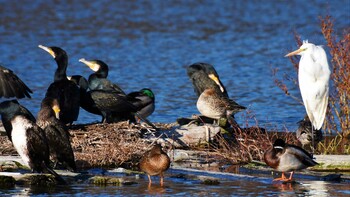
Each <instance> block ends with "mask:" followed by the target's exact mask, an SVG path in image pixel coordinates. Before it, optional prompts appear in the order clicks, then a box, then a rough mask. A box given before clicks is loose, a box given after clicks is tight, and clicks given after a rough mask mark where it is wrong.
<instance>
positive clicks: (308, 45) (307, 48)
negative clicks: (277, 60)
mask: <svg viewBox="0 0 350 197" xmlns="http://www.w3.org/2000/svg"><path fill="white" fill-rule="evenodd" d="M313 46H315V45H314V44H312V43H309V42H308V41H307V40H304V41H303V44H302V45H301V46H300V48H299V49H297V50H295V51H293V52H290V53H288V54H287V55H285V57H290V56H293V55H303V54H304V53H305V52H306V51H311V50H312V48H313Z"/></svg>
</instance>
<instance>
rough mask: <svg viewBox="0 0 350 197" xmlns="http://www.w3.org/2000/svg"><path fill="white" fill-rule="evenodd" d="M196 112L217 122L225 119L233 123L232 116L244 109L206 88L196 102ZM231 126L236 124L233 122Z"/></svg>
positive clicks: (213, 90)
mask: <svg viewBox="0 0 350 197" xmlns="http://www.w3.org/2000/svg"><path fill="white" fill-rule="evenodd" d="M197 109H198V111H199V112H200V113H201V114H202V115H203V116H206V117H209V118H212V119H215V120H218V119H220V118H223V117H224V118H227V119H228V120H229V121H234V119H233V118H231V117H232V115H234V114H235V113H237V112H240V111H242V110H244V109H245V107H243V106H241V105H239V104H237V103H236V102H235V101H233V100H231V99H229V98H228V97H224V96H222V95H220V94H218V93H217V91H215V89H213V88H208V89H206V90H204V92H202V94H201V95H200V96H199V98H198V100H197ZM231 124H236V123H235V121H234V122H232V123H231Z"/></svg>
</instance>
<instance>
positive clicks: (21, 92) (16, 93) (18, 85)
mask: <svg viewBox="0 0 350 197" xmlns="http://www.w3.org/2000/svg"><path fill="white" fill-rule="evenodd" d="M29 93H33V92H32V91H31V90H30V89H29V88H28V86H27V85H26V84H25V83H24V82H23V81H22V80H21V79H20V78H19V77H18V76H17V75H16V74H15V73H13V71H12V70H10V69H8V68H5V67H3V66H1V65H0V98H1V97H5V98H10V97H16V98H18V99H20V98H24V97H28V98H31V97H30V94H29Z"/></svg>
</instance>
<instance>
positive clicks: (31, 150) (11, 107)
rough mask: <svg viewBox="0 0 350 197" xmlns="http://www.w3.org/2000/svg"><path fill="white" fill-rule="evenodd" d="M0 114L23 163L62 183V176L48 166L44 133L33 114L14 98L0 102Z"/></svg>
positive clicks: (47, 151) (47, 152) (47, 150)
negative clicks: (47, 173)
mask: <svg viewBox="0 0 350 197" xmlns="http://www.w3.org/2000/svg"><path fill="white" fill-rule="evenodd" d="M0 114H1V118H2V120H3V121H4V122H7V123H9V124H10V127H5V129H6V132H8V133H12V135H11V139H12V144H13V146H14V147H15V149H16V150H17V152H18V154H19V155H20V156H21V158H22V160H23V162H24V164H25V165H26V166H28V167H29V168H30V169H31V170H32V171H33V172H34V171H35V172H39V173H41V172H44V171H48V172H49V173H51V174H53V175H54V176H55V177H56V179H57V180H58V181H60V182H62V183H64V180H63V179H62V177H60V176H59V175H58V174H57V173H56V172H55V171H54V170H53V169H52V168H50V166H49V165H50V159H49V147H48V144H47V140H46V137H45V133H44V131H43V130H42V129H41V128H40V127H39V126H38V125H36V123H35V118H34V120H33V117H34V116H33V115H32V114H31V113H30V112H29V111H28V110H27V109H26V108H25V107H23V106H21V105H20V104H19V103H18V101H16V100H11V101H4V102H2V103H0ZM8 129H10V130H8Z"/></svg>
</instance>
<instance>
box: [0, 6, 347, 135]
mask: <svg viewBox="0 0 350 197" xmlns="http://www.w3.org/2000/svg"><path fill="white" fill-rule="evenodd" d="M0 5H1V6H0V21H1V24H0V32H1V37H0V39H1V45H0V62H1V64H3V65H4V66H7V67H8V68H10V69H12V70H14V71H15V72H16V73H18V75H19V76H20V77H21V78H22V79H23V80H24V81H25V82H26V83H27V84H28V86H29V87H30V88H31V89H32V90H34V92H35V93H34V94H33V99H31V100H23V101H21V102H22V103H23V104H24V105H25V106H26V107H28V108H29V109H30V110H31V111H32V112H33V113H34V114H36V113H37V112H38V110H39V106H40V105H39V104H40V101H41V99H42V98H43V96H44V94H45V91H46V89H47V87H48V85H49V84H50V83H51V82H52V81H53V74H54V70H55V69H56V64H55V62H54V60H53V59H52V57H51V56H50V55H49V54H48V53H46V52H44V51H43V50H41V49H39V48H38V47H37V46H38V44H43V45H47V46H54V45H55V46H60V47H62V48H63V49H65V50H66V51H67V53H68V55H69V67H68V71H67V74H68V75H74V74H81V75H83V76H85V77H88V75H89V74H90V73H91V71H90V69H88V67H86V66H84V65H83V64H82V63H80V62H78V59H80V58H86V59H101V60H103V61H105V62H106V63H107V64H109V66H110V75H109V78H110V79H111V80H112V81H114V82H116V83H118V84H119V85H120V86H121V87H122V88H123V89H124V90H125V91H126V92H131V91H135V90H139V89H141V88H144V87H149V88H151V89H152V90H153V91H154V92H155V94H156V105H157V107H156V111H155V113H154V114H153V115H152V116H151V117H150V120H151V121H154V122H173V121H175V120H176V118H178V117H188V116H191V115H192V114H196V113H198V111H197V109H196V106H195V103H196V97H195V94H194V91H193V87H192V84H191V83H190V81H189V79H188V77H187V74H186V67H187V66H188V65H190V64H192V63H195V62H208V63H211V64H213V65H214V66H215V68H216V69H217V71H218V73H219V75H220V77H221V80H222V82H223V83H224V85H225V86H226V88H227V90H228V92H229V95H230V97H232V98H233V99H235V100H236V101H237V102H238V103H240V104H241V105H244V106H247V107H248V108H249V109H250V110H252V111H253V113H254V114H255V115H256V119H257V121H258V122H259V123H260V124H262V125H264V124H265V123H271V125H274V126H277V127H279V128H282V127H283V126H284V125H285V126H286V127H287V128H289V129H294V128H295V127H296V122H297V121H298V120H300V119H301V118H302V117H303V115H304V108H303V107H302V106H301V105H300V104H298V102H297V101H295V100H293V99H291V98H290V97H287V96H285V95H284V93H283V92H282V91H281V90H280V89H278V88H277V87H276V86H275V85H274V82H273V78H272V75H271V68H272V67H273V68H279V69H280V74H281V75H282V74H283V72H289V73H294V70H293V68H292V65H291V64H290V63H289V60H288V59H287V58H284V55H285V54H286V53H287V52H289V51H290V50H292V49H295V47H296V44H295V41H294V38H293V33H292V32H293V30H297V31H298V32H299V33H300V34H301V36H302V39H308V40H309V41H310V42H314V43H316V44H321V45H323V44H325V42H324V39H323V37H322V35H321V32H320V28H319V18H318V17H319V16H325V15H327V14H330V15H332V16H333V17H334V19H335V22H334V24H335V29H336V30H337V33H338V34H339V35H341V33H342V31H343V30H344V29H345V28H349V26H350V14H349V13H350V1H349V0H338V1H316V0H315V1H308V2H307V3H305V1H303V0H296V1H284V0H281V1H278V0H272V1H264V2H261V1H254V0H253V1H107V0H105V1H103V0H99V1H43V0H39V1H21V2H20V3H19V2H17V1H0ZM291 92H292V93H293V94H294V95H295V96H297V97H300V93H299V90H298V88H293V89H292V90H291ZM244 116H245V113H241V114H237V115H236V117H237V119H238V122H239V123H240V124H243V123H244V121H245V118H244ZM99 120H100V117H97V116H94V115H90V114H88V113H86V112H85V111H83V110H81V113H80V117H79V121H78V122H81V123H82V122H92V121H99ZM250 123H251V124H255V121H254V120H250Z"/></svg>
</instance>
